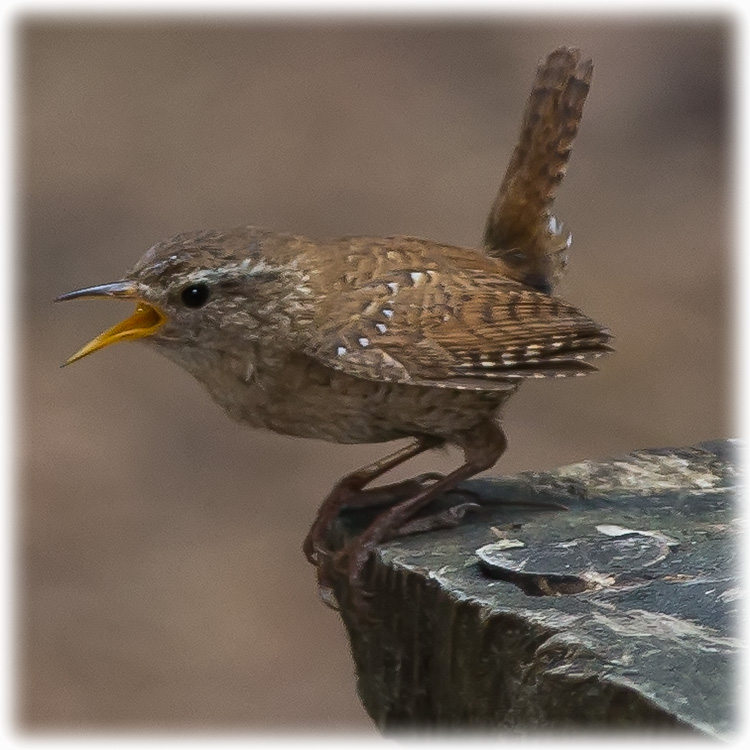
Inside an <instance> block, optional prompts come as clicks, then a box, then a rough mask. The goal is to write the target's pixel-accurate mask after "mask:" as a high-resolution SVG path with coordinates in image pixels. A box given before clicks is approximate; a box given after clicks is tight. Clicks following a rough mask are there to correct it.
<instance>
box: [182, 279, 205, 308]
mask: <svg viewBox="0 0 750 750" xmlns="http://www.w3.org/2000/svg"><path fill="white" fill-rule="evenodd" d="M210 296H211V292H210V290H209V288H208V284H203V283H200V284H191V285H190V286H186V287H185V288H184V289H183V290H182V292H180V299H181V300H182V303H183V304H184V305H185V307H203V305H205V304H206V302H208V298H209V297H210Z"/></svg>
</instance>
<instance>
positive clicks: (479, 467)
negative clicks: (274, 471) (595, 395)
mask: <svg viewBox="0 0 750 750" xmlns="http://www.w3.org/2000/svg"><path fill="white" fill-rule="evenodd" d="M592 70H593V65H592V62H591V61H590V60H581V57H580V53H579V52H578V51H577V50H575V49H571V48H566V47H561V48H558V49H556V50H554V51H553V52H552V53H550V54H549V55H548V56H547V58H546V59H545V60H544V61H543V62H542V63H540V65H539V68H538V70H537V74H536V78H535V81H534V85H533V88H532V92H531V95H530V97H529V99H528V103H527V105H526V109H525V112H524V117H523V124H522V130H521V135H520V138H519V141H518V143H517V146H516V148H515V150H514V153H513V155H512V158H511V160H510V164H509V166H508V169H507V171H506V174H505V177H504V179H503V181H502V184H501V187H500V190H499V192H498V195H497V197H496V199H495V201H494V203H493V205H492V207H491V210H490V214H489V217H488V220H487V225H486V228H485V232H484V241H483V245H482V247H480V248H479V249H473V248H464V247H454V246H451V245H446V244H442V243H439V242H434V241H431V240H425V239H419V238H416V237H406V236H392V237H344V238H340V239H333V240H314V239H309V238H307V237H302V236H298V235H293V234H279V233H276V232H271V231H268V230H265V229H260V228H256V227H253V226H242V227H237V228H233V229H228V230H221V231H218V230H217V231H198V232H189V233H186V234H180V235H177V236H175V237H172V238H170V239H167V240H165V241H163V242H159V243H158V244H156V245H154V246H153V247H152V248H151V249H150V250H148V252H147V253H146V254H145V255H144V256H143V257H142V258H141V260H140V261H139V262H138V263H137V264H136V265H135V267H134V268H133V269H132V271H130V272H129V273H127V274H126V275H125V276H124V277H123V278H122V279H120V280H118V281H115V282H112V283H108V284H101V285H98V286H92V287H87V288H84V289H79V290H77V291H73V292H69V293H68V294H63V295H62V296H60V297H58V300H70V299H76V298H80V297H107V298H115V299H126V300H133V301H134V302H135V303H136V310H135V313H134V314H133V315H132V316H131V317H129V318H128V319H127V320H125V321H123V322H122V323H120V324H118V325H116V326H114V327H113V328H110V329H109V330H107V331H105V332H104V333H102V334H101V335H99V336H98V337H96V338H95V339H94V340H93V341H91V342H89V343H88V344H86V346H84V347H83V348H82V349H81V350H80V351H78V352H77V353H76V354H74V355H73V356H72V357H71V358H70V359H69V360H68V363H70V362H74V361H76V360H78V359H81V358H82V357H84V356H86V355H87V354H90V353H92V352H94V351H96V350H98V349H101V348H103V347H105V346H107V345H109V344H112V343H115V342H118V341H131V340H136V339H142V340H143V341H145V342H147V343H149V344H151V345H152V346H154V347H156V349H158V350H159V351H160V352H161V353H162V354H164V355H166V356H167V357H168V358H169V359H171V360H173V361H174V362H176V363H177V364H179V365H180V366H182V367H184V368H185V369H186V370H187V371H188V372H190V373H191V374H192V375H193V376H194V377H195V378H196V379H197V380H198V381H199V382H201V383H202V384H203V385H204V386H205V388H206V389H207V390H208V392H209V394H210V395H211V396H212V397H213V398H214V399H215V400H216V401H217V402H218V403H219V404H220V405H221V406H222V407H223V408H224V409H225V410H226V412H227V413H228V414H229V415H230V416H231V417H233V418H234V419H236V420H239V421H240V422H243V423H245V424H248V425H250V426H252V427H265V428H267V429H270V430H273V431H275V432H278V433H282V434H286V435H297V436H301V437H307V438H317V439H321V440H329V441H333V442H336V443H379V442H387V441H391V440H398V439H402V438H411V439H412V440H411V442H410V443H409V444H408V445H406V446H404V447H401V448H400V449H399V450H397V451H395V452H394V453H391V454H390V455H388V456H386V457H385V458H383V459H381V460H380V461H377V462H375V463H373V464H372V465H369V466H366V467H363V468H361V469H359V470H357V471H355V472H353V473H351V474H348V475H347V476H345V477H344V478H343V479H341V480H340V481H339V482H338V483H337V484H336V486H335V487H334V488H333V490H332V491H331V493H330V494H329V496H328V497H327V498H326V499H325V501H324V502H323V504H322V506H321V508H320V510H319V512H318V515H317V518H316V520H315V522H314V523H313V525H312V528H311V529H310V532H309V534H308V536H307V538H306V540H305V542H304V551H305V554H306V555H307V557H308V559H309V560H310V562H312V563H313V564H314V565H316V566H317V568H318V571H319V573H318V574H319V582H320V585H321V590H322V592H323V593H324V594H325V595H326V596H328V598H329V599H330V591H329V590H328V589H329V588H330V575H329V574H330V573H331V572H332V571H334V570H335V571H336V572H337V573H340V572H343V573H344V574H345V575H346V576H348V580H349V583H350V587H349V588H350V589H351V590H352V591H354V592H356V591H357V590H358V589H361V580H362V571H363V569H364V566H365V564H366V562H367V560H368V558H369V556H370V554H371V552H372V550H373V549H374V548H375V546H376V545H377V544H379V543H380V542H382V541H384V540H386V539H388V538H391V537H393V536H396V535H398V534H404V533H411V532H414V531H418V530H422V529H426V528H433V527H436V526H441V525H449V524H454V523H457V522H458V521H459V520H460V518H461V516H462V515H463V513H464V512H465V511H466V510H467V509H469V508H470V507H471V506H472V504H471V503H464V504H463V505H459V506H457V507H456V508H454V509H452V510H451V511H448V512H443V513H439V514H435V515H434V516H432V517H430V516H427V518H422V517H419V518H415V516H416V514H417V513H418V512H419V511H420V510H421V509H423V508H424V507H425V506H426V505H428V504H429V503H430V502H431V501H432V500H433V499H435V498H436V497H438V496H440V495H442V494H444V493H446V492H447V491H450V490H452V489H454V488H455V487H456V486H457V485H458V484H459V483H460V482H462V481H463V480H465V479H468V478H469V477H472V476H473V475H475V474H477V473H478V472H480V471H483V470H485V469H488V468H490V467H491V466H493V465H494V464H495V462H496V461H497V460H498V459H499V458H500V456H501V455H502V454H503V452H504V450H505V448H506V439H505V435H504V433H503V430H502V428H501V426H500V418H501V415H502V408H503V405H504V404H505V402H506V401H507V400H508V398H509V397H510V396H511V395H512V394H513V393H515V391H516V389H517V388H518V387H519V385H520V383H521V382H522V381H524V380H526V379H530V378H564V377H571V376H580V375H586V374H588V373H590V372H592V371H593V370H595V369H596V368H595V366H594V365H593V364H592V363H591V360H592V359H593V358H595V357H597V356H598V355H600V354H602V353H604V352H606V351H610V350H611V347H610V346H609V344H608V342H609V341H610V339H611V334H610V332H609V331H608V330H607V329H606V328H604V327H602V326H601V325H599V324H598V323H595V322H594V321H593V320H591V319H590V318H589V317H588V316H586V315H585V314H584V313H582V312H581V311H580V310H578V309H577V308H576V307H575V306H573V305H572V304H570V303H568V302H566V301H564V300H563V299H561V298H559V297H557V296H554V295H553V290H554V287H555V284H556V282H557V281H558V279H559V278H560V276H561V274H562V272H563V270H564V268H565V264H566V262H567V250H568V247H569V246H570V237H569V235H567V234H565V233H564V232H563V231H562V226H561V224H560V223H559V222H558V221H557V219H556V218H555V217H554V216H553V215H552V214H551V210H550V209H551V205H552V202H553V200H554V197H555V194H556V191H557V188H558V186H559V184H560V182H561V180H562V177H563V175H564V173H565V169H566V166H567V162H568V158H569V155H570V150H571V147H572V144H573V140H574V138H575V136H576V133H577V130H578V124H579V122H580V119H581V115H582V111H583V105H584V101H585V99H586V95H587V93H588V90H589V84H590V81H591V75H592ZM445 444H452V445H455V446H458V447H459V448H460V449H461V450H462V451H463V454H464V463H463V464H462V465H461V466H459V467H458V468H457V469H454V470H453V471H451V472H450V473H448V474H446V475H444V476H443V475H429V476H424V477H418V478H416V479H413V480H408V481H406V482H399V483H396V484H391V485H386V486H384V487H378V488H374V489H373V488H368V485H369V484H370V483H371V482H373V481H374V480H375V479H377V478H378V477H380V476H381V475H383V474H384V473H386V472H387V471H388V470H390V469H392V468H393V467H395V466H397V465H399V464H401V463H403V462H404V461H407V460H408V459H410V458H412V457H414V456H416V455H417V454H419V453H422V452H423V451H426V450H429V449H431V448H435V447H438V446H442V445H445ZM384 502H390V505H388V506H387V507H386V508H385V509H384V510H382V512H381V513H380V514H379V515H378V516H377V517H376V519H375V521H373V522H372V524H371V525H370V527H369V528H367V529H366V530H365V531H364V532H363V533H362V534H361V535H360V536H358V537H356V538H355V539H354V540H353V541H351V542H349V543H348V544H347V545H346V546H345V547H344V548H343V549H342V550H338V551H336V552H335V553H334V552H333V551H331V550H330V549H328V546H327V543H326V538H327V531H328V529H329V527H330V524H331V523H332V522H333V521H334V520H335V518H336V517H337V515H338V513H339V511H340V510H341V509H342V508H343V507H344V506H347V507H350V506H365V505H373V504H383V503H384ZM355 599H356V596H355Z"/></svg>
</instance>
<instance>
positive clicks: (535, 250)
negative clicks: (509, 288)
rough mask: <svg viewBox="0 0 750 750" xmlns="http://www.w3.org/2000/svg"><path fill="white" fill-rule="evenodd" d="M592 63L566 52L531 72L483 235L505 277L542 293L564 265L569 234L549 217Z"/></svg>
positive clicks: (559, 51) (556, 52)
mask: <svg viewBox="0 0 750 750" xmlns="http://www.w3.org/2000/svg"><path fill="white" fill-rule="evenodd" d="M593 70H594V64H593V62H592V61H591V60H590V59H587V60H583V61H582V60H581V53H580V52H579V50H577V49H573V48H570V47H558V48H557V49H555V50H553V51H552V52H551V53H550V54H549V55H548V56H547V58H546V59H545V60H543V61H542V62H541V63H540V64H539V67H538V68H537V72H536V78H535V79H534V86H533V88H532V90H531V94H530V95H529V98H528V101H527V102H526V109H525V111H524V115H523V124H522V126H521V134H520V136H519V139H518V143H517V144H516V147H515V150H514V151H513V155H512V156H511V159H510V163H509V164H508V169H507V170H506V172H505V177H504V178H503V182H502V184H501V185H500V190H499V191H498V194H497V197H496V198H495V202H494V203H493V204H492V208H491V209H490V213H489V216H488V217H487V224H486V226H485V229H484V240H483V243H484V250H485V252H486V253H487V254H488V255H491V256H492V257H494V258H498V259H500V260H502V261H503V263H504V264H505V265H506V266H507V267H508V275H510V276H511V277H512V278H514V279H516V280H517V281H520V282H522V283H524V284H526V285H527V286H531V287H534V288H535V289H538V290H540V291H542V292H545V293H547V294H549V293H551V292H552V289H553V288H554V286H555V284H556V283H557V281H558V280H559V279H560V277H561V275H562V273H563V270H564V269H565V266H566V265H567V261H568V259H567V250H568V248H569V247H570V235H569V234H566V233H564V232H563V230H562V225H561V224H560V223H559V222H558V221H557V219H556V218H555V216H554V215H553V214H552V213H551V208H552V202H553V201H554V199H555V195H556V194H557V188H558V186H559V184H560V183H561V182H562V179H563V177H564V176H565V169H566V167H567V165H568V159H569V158H570V152H571V149H572V148H573V141H574V140H575V137H576V133H577V132H578V125H579V123H580V121H581V117H582V115H583V105H584V102H585V101H586V96H587V95H588V92H589V85H590V84H591V76H592V74H593Z"/></svg>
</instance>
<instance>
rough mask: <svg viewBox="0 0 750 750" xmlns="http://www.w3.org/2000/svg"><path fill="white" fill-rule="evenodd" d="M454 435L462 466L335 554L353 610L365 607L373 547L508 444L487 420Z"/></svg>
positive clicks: (495, 457)
mask: <svg viewBox="0 0 750 750" xmlns="http://www.w3.org/2000/svg"><path fill="white" fill-rule="evenodd" d="M457 437H458V438H459V440H460V442H461V444H462V446H463V449H464V459H465V460H464V463H463V464H462V465H461V466H459V467H458V468H457V469H455V470H454V471H452V472H451V473H450V474H447V475H446V476H444V477H443V478H442V479H440V480H438V481H437V482H434V483H433V484H431V485H429V486H427V487H424V488H422V489H421V490H420V491H419V492H417V493H416V494H415V495H413V496H412V497H410V498H407V499H406V500H403V501H401V502H399V503H397V504H396V505H394V506H392V507H391V508H388V509H387V510H385V511H383V512H382V513H381V514H380V515H379V516H378V517H377V518H376V519H375V520H374V521H373V522H372V524H370V526H369V527H368V528H367V529H366V530H365V531H364V532H362V534H360V535H359V536H358V537H356V538H355V539H353V540H352V541H351V542H350V543H349V544H348V545H347V546H346V547H345V548H344V549H343V550H341V552H340V553H339V554H338V555H337V556H336V561H335V562H336V565H337V567H339V568H340V567H341V566H342V565H345V569H346V576H347V579H348V584H349V600H350V606H351V608H352V609H353V610H354V611H355V612H362V611H364V610H365V606H364V599H363V594H364V592H363V586H362V572H363V570H364V567H365V565H366V563H367V561H368V559H369V557H370V555H371V554H372V552H373V550H374V549H375V547H377V545H378V544H380V543H381V542H383V541H385V540H386V539H389V538H391V537H393V536H394V535H398V532H399V529H401V528H403V527H404V525H405V524H407V522H408V521H409V519H411V518H412V517H413V516H414V514H415V513H417V512H418V511H419V510H420V509H421V508H423V507H424V506H425V505H427V504H429V503H430V502H432V501H433V500H434V499H435V498H437V497H440V495H443V494H444V493H446V492H449V491H450V490H452V489H454V488H455V487H456V485H458V484H459V483H460V482H463V481H464V480H466V479H469V478H470V477H473V476H474V475H475V474H478V473H479V472H480V471H484V470H485V469H489V468H490V467H492V466H493V465H494V464H495V463H496V462H497V460H498V459H499V458H500V456H501V455H502V454H503V453H504V452H505V449H506V447H507V440H506V438H505V433H504V432H503V431H502V429H501V428H500V426H499V425H497V424H495V423H494V422H487V423H485V424H483V425H480V426H478V427H476V428H474V429H473V430H472V431H471V432H467V433H463V434H461V435H459V436H457ZM459 507H460V506H459ZM465 509H466V508H464V510H465ZM461 515H462V514H461ZM459 520H460V519H459Z"/></svg>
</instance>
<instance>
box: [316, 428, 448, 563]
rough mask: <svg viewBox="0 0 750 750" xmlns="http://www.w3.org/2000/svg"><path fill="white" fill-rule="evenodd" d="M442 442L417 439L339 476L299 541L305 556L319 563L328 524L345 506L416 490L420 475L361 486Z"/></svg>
mask: <svg viewBox="0 0 750 750" xmlns="http://www.w3.org/2000/svg"><path fill="white" fill-rule="evenodd" d="M443 442H444V441H443V440H441V439H440V438H433V437H422V438H419V439H417V440H415V441H414V442H413V443H411V444H410V445H406V446H404V447H403V448H400V449H399V450H397V451H395V452H394V453H391V454H390V455H388V456H385V457H383V458H381V459H379V460H378V461H375V462H374V463H371V464H369V465H368V466H363V467H362V468H361V469H358V470H357V471H354V472H352V473H351V474H347V475H346V476H345V477H343V478H342V479H340V480H339V481H338V482H337V483H336V485H335V486H334V488H333V489H332V490H331V492H330V493H329V494H328V497H326V499H325V500H324V501H323V504H322V505H321V506H320V509H319V510H318V514H317V516H316V517H315V521H314V522H313V525H312V526H311V527H310V531H309V532H308V534H307V536H306V537H305V541H304V542H303V544H302V549H303V550H304V552H305V556H306V557H307V559H308V560H309V561H310V562H311V563H312V564H313V565H319V564H320V562H321V560H320V557H321V553H326V552H327V550H326V547H325V543H324V538H325V535H326V533H327V531H328V528H329V526H330V525H331V524H332V523H333V521H334V520H335V519H336V517H337V516H338V514H339V512H340V511H341V509H342V508H343V507H344V506H347V507H369V506H372V505H382V504H383V503H384V502H388V501H391V502H392V501H393V500H398V499H399V496H400V495H402V494H403V492H404V491H406V492H407V493H408V495H407V497H408V496H411V495H413V494H414V492H418V491H419V489H420V488H421V487H422V482H421V481H420V478H417V479H409V480H406V481H405V482H396V483H394V484H391V485H386V486H384V487H377V488H375V489H373V490H367V491H363V489H364V487H365V486H366V485H368V484H369V483H370V482H372V481H374V480H375V479H377V478H378V477H380V476H382V475H383V474H385V473H386V472H388V471H390V470H391V469H393V468H395V467H396V466H399V465H400V464H402V463H404V462H405V461H408V460H409V459H410V458H414V457H415V456H418V455H419V454H420V453H424V452H425V451H427V450H430V449H431V448H437V447H439V446H440V445H442V444H443ZM433 476H436V475H424V476H423V477H422V479H429V478H431V477H433ZM437 476H439V475H437ZM438 481H439V480H438Z"/></svg>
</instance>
